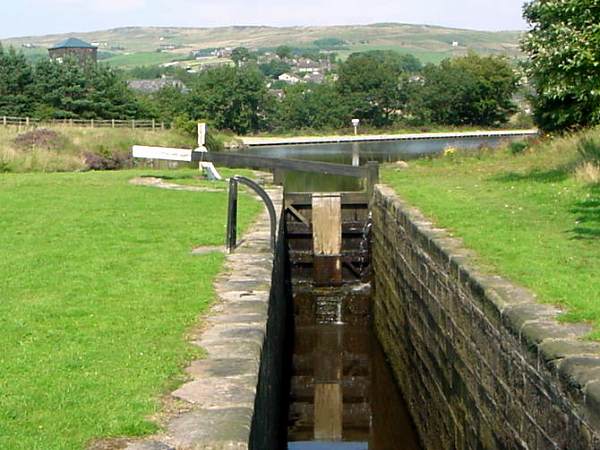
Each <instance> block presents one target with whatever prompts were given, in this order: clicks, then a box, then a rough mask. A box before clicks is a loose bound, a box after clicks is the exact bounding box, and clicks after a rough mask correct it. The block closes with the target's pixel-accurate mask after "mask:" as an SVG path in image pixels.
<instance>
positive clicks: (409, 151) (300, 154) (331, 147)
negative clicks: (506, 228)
mask: <svg viewBox="0 0 600 450" xmlns="http://www.w3.org/2000/svg"><path fill="white" fill-rule="evenodd" d="M508 139H513V140H514V139H519V138H461V139H431V140H416V141H384V142H347V143H338V144H303V145H283V146H264V147H252V148H250V149H248V150H246V153H249V154H256V155H260V156H269V157H273V158H287V159H299V160H309V161H322V162H331V163H338V164H349V165H350V164H353V165H363V164H366V163H367V162H368V161H378V162H381V163H391V162H397V161H410V160H414V159H417V158H422V157H424V156H429V155H436V154H440V153H442V152H443V151H444V150H445V149H446V148H448V147H454V148H457V149H471V150H472V149H477V148H480V147H497V146H499V145H500V144H502V143H504V142H506V141H507V140H508ZM521 139H522V138H521ZM362 187H363V186H362V185H361V181H359V180H357V179H355V178H349V177H339V176H323V175H317V174H311V173H304V172H291V173H287V174H286V175H285V188H286V190H288V191H295V192H340V191H346V192H348V191H359V190H361V189H362Z"/></svg>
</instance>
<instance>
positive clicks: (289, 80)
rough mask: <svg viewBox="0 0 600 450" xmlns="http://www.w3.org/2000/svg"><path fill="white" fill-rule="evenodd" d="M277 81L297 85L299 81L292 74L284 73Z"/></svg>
mask: <svg viewBox="0 0 600 450" xmlns="http://www.w3.org/2000/svg"><path fill="white" fill-rule="evenodd" d="M279 81H283V82H284V83H287V84H298V83H300V81H301V79H300V78H299V77H297V76H296V75H294V74H291V73H284V74H283V75H279Z"/></svg>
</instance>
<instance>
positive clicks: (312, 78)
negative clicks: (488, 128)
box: [302, 72, 325, 84]
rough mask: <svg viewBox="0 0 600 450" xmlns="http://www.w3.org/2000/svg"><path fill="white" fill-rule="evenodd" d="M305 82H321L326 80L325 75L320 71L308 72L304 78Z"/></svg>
mask: <svg viewBox="0 0 600 450" xmlns="http://www.w3.org/2000/svg"><path fill="white" fill-rule="evenodd" d="M302 81H304V82H305V83H316V84H321V83H323V82H324V81H325V75H323V74H322V73H319V72H313V73H307V74H306V75H304V78H303V79H302Z"/></svg>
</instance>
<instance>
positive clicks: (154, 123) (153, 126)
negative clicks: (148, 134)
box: [152, 119, 156, 131]
mask: <svg viewBox="0 0 600 450" xmlns="http://www.w3.org/2000/svg"><path fill="white" fill-rule="evenodd" d="M155 130H156V119H152V131H155Z"/></svg>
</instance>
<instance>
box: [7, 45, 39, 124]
mask: <svg viewBox="0 0 600 450" xmlns="http://www.w3.org/2000/svg"><path fill="white" fill-rule="evenodd" d="M33 104H34V100H33V71H32V69H31V66H30V65H29V64H28V63H27V60H26V59H25V56H24V55H23V53H21V52H19V53H17V52H16V51H15V49H14V48H13V47H10V48H9V50H8V51H5V50H4V48H3V47H2V44H0V116H29V115H31V114H32V113H33Z"/></svg>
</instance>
